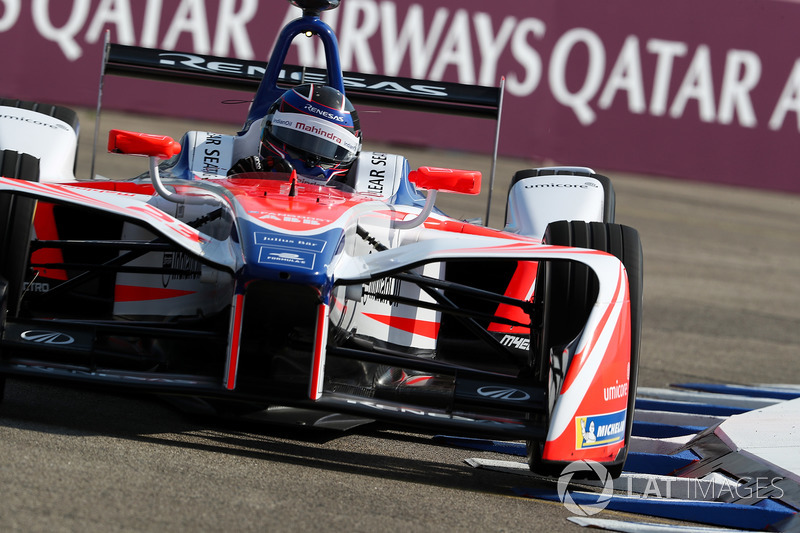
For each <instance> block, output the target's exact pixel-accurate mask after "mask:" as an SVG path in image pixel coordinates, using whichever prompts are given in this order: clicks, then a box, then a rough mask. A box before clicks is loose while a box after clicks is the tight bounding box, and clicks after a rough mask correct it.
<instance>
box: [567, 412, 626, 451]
mask: <svg viewBox="0 0 800 533" xmlns="http://www.w3.org/2000/svg"><path fill="white" fill-rule="evenodd" d="M625 413H626V410H624V409H623V410H622V411H617V412H616V413H607V414H602V415H594V416H578V417H575V435H576V437H577V438H576V443H575V449H576V450H585V449H587V448H597V447H599V446H608V445H609V444H616V443H618V442H622V441H623V440H624V439H625Z"/></svg>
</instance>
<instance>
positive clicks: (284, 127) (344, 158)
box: [259, 84, 361, 182]
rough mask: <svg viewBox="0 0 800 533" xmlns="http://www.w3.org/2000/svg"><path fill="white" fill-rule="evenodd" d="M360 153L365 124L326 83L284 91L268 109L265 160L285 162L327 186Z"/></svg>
mask: <svg viewBox="0 0 800 533" xmlns="http://www.w3.org/2000/svg"><path fill="white" fill-rule="evenodd" d="M360 151H361V125H360V123H359V120H358V113H357V112H356V110H355V108H354V107H353V105H352V104H351V103H350V101H349V100H348V99H347V98H346V97H345V96H344V95H343V94H342V93H340V92H339V91H337V90H336V89H334V88H333V87H329V86H327V85H317V84H306V85H298V86H297V87H295V88H293V89H290V90H288V91H286V92H285V93H284V94H283V96H281V97H280V98H278V99H277V100H276V101H275V103H274V104H272V106H271V107H270V108H269V111H268V114H267V120H266V122H265V123H264V130H263V132H262V133H261V150H260V154H259V155H261V157H262V158H265V159H266V158H270V157H275V156H278V157H280V158H282V159H285V160H286V161H288V162H289V163H291V165H292V166H293V167H294V169H295V170H297V173H298V174H301V175H305V176H309V177H312V178H316V179H319V180H320V181H322V182H326V181H328V180H329V179H331V178H333V177H336V176H338V175H340V174H344V173H345V172H347V171H348V170H349V169H350V166H351V165H352V164H353V162H354V161H355V159H356V157H358V154H359V152H360Z"/></svg>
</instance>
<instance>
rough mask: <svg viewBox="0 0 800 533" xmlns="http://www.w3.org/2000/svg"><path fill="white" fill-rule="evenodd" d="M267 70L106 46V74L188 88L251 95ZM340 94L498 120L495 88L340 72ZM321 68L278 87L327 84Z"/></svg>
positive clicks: (287, 69)
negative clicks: (180, 85)
mask: <svg viewBox="0 0 800 533" xmlns="http://www.w3.org/2000/svg"><path fill="white" fill-rule="evenodd" d="M266 70H267V62H266V61H249V60H244V59H233V58H229V57H221V56H212V55H204V54H194V53H192V54H190V53H185V52H174V51H169V50H159V49H155V48H143V47H139V46H127V45H121V44H113V43H112V44H109V47H108V52H107V54H106V60H105V72H106V73H107V74H115V75H121V76H131V77H138V78H145V79H151V80H156V81H170V82H179V83H190V84H193V85H203V86H208V87H216V88H221V89H234V90H241V91H247V92H255V91H256V90H257V89H258V86H259V84H260V83H261V79H262V78H263V77H264V73H265V72H266ZM342 77H343V80H344V87H345V92H346V93H347V97H348V98H349V99H350V100H351V101H352V102H353V103H360V104H370V105H378V106H389V107H401V108H402V107H404V108H414V109H418V110H422V111H425V110H429V111H433V112H440V113H456V114H460V115H467V116H474V117H481V118H489V119H497V117H498V115H499V112H500V105H501V95H500V91H501V89H500V87H484V86H478V85H465V84H461V83H449V82H438V81H437V82H434V81H430V80H420V79H415V78H402V77H396V76H383V75H379V74H363V73H359V72H343V73H342ZM326 81H327V71H326V70H325V69H321V68H310V67H300V66H296V65H287V64H284V65H283V67H282V68H281V70H280V74H279V76H278V83H279V84H280V85H281V86H283V87H284V88H286V89H288V88H290V87H292V86H295V85H300V84H302V83H326Z"/></svg>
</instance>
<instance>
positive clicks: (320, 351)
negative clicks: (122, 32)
mask: <svg viewBox="0 0 800 533" xmlns="http://www.w3.org/2000/svg"><path fill="white" fill-rule="evenodd" d="M295 3H297V4H299V5H302V6H303V7H304V10H305V11H304V16H303V17H301V18H299V19H297V20H295V21H293V22H291V23H290V24H289V25H287V26H286V28H285V29H284V30H283V33H282V34H281V36H280V37H279V40H278V45H277V46H276V47H275V51H274V53H273V56H272V58H271V60H270V62H269V63H268V64H267V65H264V64H258V63H256V62H247V63H246V64H245V62H240V61H238V62H237V60H235V59H226V61H225V63H224V64H225V65H226V67H225V69H222V70H220V71H217V72H211V70H212V69H211V68H210V67H209V65H213V64H220V61H219V58H213V57H208V56H197V55H195V54H191V55H190V54H177V53H175V52H167V51H162V50H151V49H143V48H135V47H125V46H117V45H110V46H108V49H107V60H106V71H107V72H108V73H115V72H116V73H132V74H136V75H148V76H151V77H155V78H160V79H168V78H171V77H174V78H180V79H182V80H183V81H189V82H192V83H209V82H211V83H215V84H228V85H233V86H237V87H239V88H244V89H247V88H248V87H253V88H255V94H254V101H253V104H252V106H251V108H250V114H249V115H248V117H247V118H246V120H245V122H244V128H243V130H242V131H240V132H238V133H234V134H224V133H217V132H205V131H190V132H187V133H186V135H184V137H183V138H182V139H181V140H180V141H179V142H177V141H174V140H173V139H170V138H168V137H163V136H158V135H150V134H140V133H133V132H126V131H118V130H114V131H112V132H111V134H110V137H109V149H111V150H112V151H115V152H121V153H131V154H137V155H146V156H149V157H150V162H151V164H150V169H149V173H146V174H144V175H143V176H141V177H136V178H131V179H124V180H119V179H115V180H107V179H91V180H76V179H75V176H74V165H75V152H76V146H77V136H78V134H77V131H78V124H77V118H76V114H75V113H74V112H72V111H71V110H69V109H66V108H64V107H60V106H52V105H44V104H35V103H32V102H26V101H20V100H12V99H2V100H0V174H2V178H0V213H2V218H0V281H2V296H3V297H2V318H1V319H0V328H2V340H0V377H1V378H3V379H4V377H5V376H10V375H20V376H28V377H42V378H48V379H53V378H58V379H64V380H72V381H77V382H86V383H99V384H103V385H114V386H119V387H136V388H139V389H142V390H146V391H153V392H158V393H164V394H170V393H175V394H181V395H193V396H196V397H199V398H204V399H207V400H208V401H209V402H210V403H213V404H214V405H217V406H219V405H229V406H233V405H235V406H237V407H240V408H244V407H249V408H252V409H254V410H255V409H264V408H265V407H266V406H269V405H281V406H294V407H301V408H310V409H318V410H320V411H324V412H340V413H351V414H356V415H361V416H364V417H368V418H374V419H385V420H389V421H395V422H398V423H404V424H411V425H414V426H418V427H420V428H427V429H432V430H436V431H440V432H441V431H445V432H449V433H452V434H462V435H470V436H479V437H485V438H492V439H494V438H501V439H509V440H525V441H527V442H528V452H529V453H528V455H529V463H530V466H531V469H532V470H534V471H536V472H539V473H543V474H551V475H552V474H557V473H558V472H560V471H561V469H563V467H564V466H565V464H567V463H569V462H572V461H576V460H582V459H583V460H593V461H597V462H599V463H601V464H603V465H604V466H606V467H607V468H608V469H609V470H610V471H611V472H612V474H614V475H618V474H619V473H620V472H621V469H622V465H623V462H624V460H625V456H626V452H627V447H628V443H629V439H630V434H631V426H632V418H633V416H632V415H633V408H634V397H635V390H636V375H637V367H638V360H639V357H638V353H639V345H640V329H641V316H642V253H641V245H640V241H639V237H638V233H637V232H636V230H634V229H632V228H629V227H626V226H622V225H618V224H615V223H614V191H613V188H612V186H611V183H610V181H609V180H608V178H605V177H603V176H601V175H598V174H596V173H594V172H593V171H592V170H590V169H588V168H582V167H551V168H543V169H525V170H521V171H519V172H517V174H516V175H515V176H514V178H513V181H512V185H511V188H510V190H509V193H508V204H507V212H506V227H505V228H504V229H503V230H502V231H501V230H496V229H491V228H488V227H485V226H482V225H479V224H474V223H469V222H465V221H460V220H456V219H453V218H450V217H448V216H446V215H445V214H443V213H442V212H440V211H439V210H438V209H436V208H435V206H434V200H435V197H436V192H437V191H442V192H452V193H461V194H475V193H477V192H478V191H479V190H480V180H481V176H480V174H479V173H477V172H471V171H464V170H453V169H440V168H431V167H423V168H419V169H416V170H411V169H410V168H409V164H408V161H407V160H406V159H405V158H404V157H403V156H401V155H396V154H384V153H376V152H366V151H362V152H361V154H360V156H359V158H358V160H357V162H356V163H355V165H353V167H352V168H351V169H350V171H349V172H348V174H347V179H346V180H343V181H339V182H337V183H336V184H333V183H327V184H317V183H314V182H311V181H309V180H303V179H302V176H298V175H297V172H293V171H292V172H290V171H286V172H260V173H252V172H250V173H239V174H236V173H229V171H230V169H231V168H232V167H233V166H234V164H235V162H236V161H238V160H240V159H241V158H242V157H243V156H245V155H247V154H250V153H253V152H254V151H257V150H258V143H259V138H260V133H259V132H260V130H261V124H262V122H263V120H264V117H265V114H266V110H267V108H268V107H269V104H270V102H272V101H273V100H274V99H275V97H276V95H280V94H281V93H282V92H283V91H284V90H285V88H286V87H289V86H292V85H294V84H297V83H298V82H299V81H300V79H299V78H298V77H297V76H295V74H296V73H297V72H299V69H297V68H294V67H290V66H288V65H284V58H285V56H286V51H287V49H288V47H289V43H290V42H291V41H292V39H293V38H294V37H295V36H297V35H299V34H301V33H302V34H305V33H308V32H310V33H313V34H316V35H317V36H319V38H320V39H322V40H323V42H324V43H325V44H326V47H325V48H326V50H327V51H328V63H327V65H328V66H327V69H326V70H327V72H324V71H323V72H322V74H320V72H317V71H314V69H306V71H305V72H304V73H303V76H304V78H303V79H304V80H305V81H307V80H308V76H311V77H312V79H313V76H320V75H322V78H320V79H321V80H322V81H317V83H327V84H329V85H330V86H332V87H334V88H337V89H338V90H340V91H341V92H343V93H346V94H347V95H348V97H351V98H352V99H353V100H354V101H356V102H358V101H370V102H373V103H375V102H378V103H380V102H387V103H392V104H398V105H411V106H416V107H419V108H427V109H436V108H439V107H449V110H450V111H453V110H455V111H457V112H469V113H473V114H480V113H484V114H485V113H490V114H491V113H495V114H496V113H498V112H499V102H500V101H501V99H500V98H499V94H500V92H499V90H498V89H493V88H485V87H469V86H463V85H457V84H447V83H439V82H437V83H436V87H437V91H436V92H437V94H431V93H432V92H433V91H430V90H420V91H417V92H416V93H415V92H414V91H413V90H409V91H406V92H404V93H402V94H404V97H403V98H398V97H397V94H398V91H396V90H387V89H386V87H389V86H391V87H394V88H395V89H396V87H397V86H403V87H426V86H429V85H430V84H428V85H425V82H420V81H419V80H409V79H404V78H391V79H386V78H381V80H383V81H380V82H377V83H372V81H374V78H375V76H372V77H370V76H367V75H359V76H360V77H359V78H358V79H359V80H362V81H360V82H359V83H357V84H356V83H353V81H352V80H353V79H354V77H353V76H352V75H350V74H347V75H345V74H343V73H342V72H341V68H340V65H339V59H338V56H337V52H336V40H335V38H334V37H333V33H332V31H331V30H330V28H329V27H328V26H327V25H326V24H325V23H324V22H323V21H322V20H321V19H320V18H319V16H318V15H319V10H321V9H324V8H327V7H335V6H336V5H337V4H338V1H331V2H318V1H314V2H311V1H309V2H301V1H297V2H295ZM181 58H183V59H184V60H181ZM187 58H189V59H187ZM235 65H240V66H241V68H235ZM363 80H368V82H366V83H365V82H363ZM369 80H372V81H369ZM438 93H442V94H438ZM212 163H213V164H212ZM422 191H427V194H423V193H422Z"/></svg>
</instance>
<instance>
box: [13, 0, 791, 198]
mask: <svg viewBox="0 0 800 533" xmlns="http://www.w3.org/2000/svg"><path fill="white" fill-rule="evenodd" d="M297 13H298V12H297V11H295V9H294V8H292V7H291V6H290V5H289V4H288V2H284V1H280V0H272V1H268V2H265V1H261V2H259V1H258V0H213V1H212V0H142V1H139V0H136V1H132V0H59V1H57V2H56V1H53V0H0V44H2V49H3V51H4V53H3V58H2V60H0V61H1V62H0V65H2V70H0V73H1V74H0V95H3V96H6V97H17V98H23V99H32V100H40V101H49V102H57V103H65V104H68V105H76V106H89V107H93V106H94V105H95V102H96V91H97V86H98V74H99V69H100V63H101V48H102V40H103V32H104V31H105V29H109V30H111V32H112V40H113V41H114V42H119V43H123V44H132V45H138V46H152V47H157V48H167V49H174V50H182V51H187V52H197V53H209V54H215V55H224V56H232V57H239V58H242V59H262V60H265V59H267V58H268V51H269V50H270V49H271V47H272V43H273V41H274V39H275V35H276V34H277V32H278V31H279V29H280V27H281V26H282V25H283V23H284V22H285V21H286V20H289V19H291V18H294V17H295V16H296V15H297ZM324 18H325V20H327V21H328V22H329V23H330V24H331V25H332V26H333V27H334V29H335V30H336V31H337V33H338V35H339V42H340V48H341V52H342V63H343V68H344V69H345V70H354V71H363V72H372V73H382V74H389V75H400V76H412V77H418V78H426V79H431V80H445V81H456V82H461V83H477V84H482V85H497V83H498V81H499V79H500V77H501V76H504V77H505V79H506V98H505V108H504V114H503V117H502V130H501V148H500V153H501V154H502V155H511V156H521V157H530V158H537V159H538V158H541V159H549V160H553V161H556V162H559V163H565V164H573V165H587V166H592V167H595V168H603V169H611V170H624V171H636V172H646V173H655V174H663V175H668V176H675V177H683V178H689V179H696V180H704V181H711V182H721V183H729V184H734V185H743V186H750V187H760V188H767V189H774V190H783V191H791V192H800V177H798V172H797V170H796V168H797V167H798V165H799V164H800V154H798V149H797V146H798V144H799V143H798V141H800V59H799V58H800V50H795V49H794V48H793V46H792V45H793V44H794V42H795V40H796V39H795V38H794V37H792V35H796V26H797V23H798V22H800V2H798V1H797V0H739V1H737V2H731V1H730V0H672V1H670V2H654V1H643V0H602V1H599V0H568V1H567V0H541V1H538V2H519V1H513V2H512V1H510V0H496V1H494V2H486V1H478V0H458V1H456V0H437V1H435V2H433V1H429V2H425V3H414V4H410V3H407V2H400V1H399V0H395V1H390V0H343V1H342V5H341V7H340V8H339V9H337V10H335V11H332V12H329V13H326V14H325V16H324ZM314 43H315V41H314V40H312V39H305V38H300V39H299V42H297V43H296V44H295V46H293V51H292V52H291V55H290V58H289V61H291V62H300V63H304V64H308V65H310V66H322V64H321V63H320V61H319V59H320V58H319V53H318V50H317V49H316V46H315V44H314ZM195 92H196V94H195ZM246 98H247V94H246V93H242V92H222V91H211V90H202V91H192V92H191V93H190V92H187V88H186V87H185V86H179V85H158V86H154V85H153V84H152V83H151V82H143V81H140V80H130V79H122V78H115V79H109V80H107V82H106V97H105V98H104V105H105V106H106V107H110V108H115V109H121V110H134V111H139V112H145V113H159V114H176V115H179V116H187V117H195V118H209V119H214V120H225V121H229V122H231V123H232V124H237V125H238V124H241V123H242V121H243V120H244V117H245V115H246V111H247V105H246V104H238V105H237V104H230V105H225V104H220V101H221V100H242V99H246ZM364 111H365V112H364V113H362V119H363V122H364V130H365V135H367V136H370V137H371V138H373V139H376V140H384V141H399V142H405V143H411V144H420V145H433V146H440V147H445V148H456V149H462V150H469V151H484V152H487V153H488V152H490V150H491V147H492V142H493V128H494V126H493V124H492V123H491V122H490V121H484V120H479V119H469V120H465V119H436V120H432V119H431V117H430V115H426V114H422V113H410V114H409V113H399V112H397V111H388V110H387V111H380V112H366V111H372V110H364Z"/></svg>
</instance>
